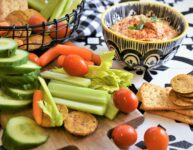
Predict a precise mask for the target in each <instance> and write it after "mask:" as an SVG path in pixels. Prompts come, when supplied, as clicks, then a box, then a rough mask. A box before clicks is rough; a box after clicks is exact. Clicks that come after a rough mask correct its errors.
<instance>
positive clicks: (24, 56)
mask: <svg viewBox="0 0 193 150" xmlns="http://www.w3.org/2000/svg"><path fill="white" fill-rule="evenodd" d="M28 54H29V53H28V52H27V51H24V50H20V49H17V50H16V52H15V54H14V55H13V56H11V57H8V58H0V67H11V66H18V65H21V64H24V63H26V62H27V61H28Z"/></svg>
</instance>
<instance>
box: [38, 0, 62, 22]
mask: <svg viewBox="0 0 193 150" xmlns="http://www.w3.org/2000/svg"><path fill="white" fill-rule="evenodd" d="M60 1H61V0H49V2H48V4H46V5H45V6H44V8H43V9H42V10H41V14H42V16H43V17H44V18H46V19H48V18H50V17H51V15H52V14H53V12H54V10H55V8H56V7H57V5H58V4H59V3H60Z"/></svg>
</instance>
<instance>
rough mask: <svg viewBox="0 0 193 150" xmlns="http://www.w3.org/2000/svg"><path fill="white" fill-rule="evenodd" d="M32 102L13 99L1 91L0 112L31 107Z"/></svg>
mask: <svg viewBox="0 0 193 150" xmlns="http://www.w3.org/2000/svg"><path fill="white" fill-rule="evenodd" d="M31 103H32V100H18V99H13V98H11V97H9V96H7V95H5V94H3V92H2V91H0V110H6V111H7V110H19V109H23V108H28V107H30V106H31Z"/></svg>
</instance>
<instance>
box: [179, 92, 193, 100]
mask: <svg viewBox="0 0 193 150" xmlns="http://www.w3.org/2000/svg"><path fill="white" fill-rule="evenodd" d="M177 94H178V95H179V96H181V97H185V98H189V99H191V98H192V99H191V100H192V101H193V93H190V94H181V93H177Z"/></svg>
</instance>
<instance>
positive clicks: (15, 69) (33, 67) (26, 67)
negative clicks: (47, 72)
mask: <svg viewBox="0 0 193 150" xmlns="http://www.w3.org/2000/svg"><path fill="white" fill-rule="evenodd" d="M40 69H41V67H40V66H38V65H37V64H35V63H34V62H32V61H30V60H28V61H27V63H25V64H22V65H19V66H11V67H0V74H23V73H24V74H25V73H29V72H32V71H39V70H40Z"/></svg>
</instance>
